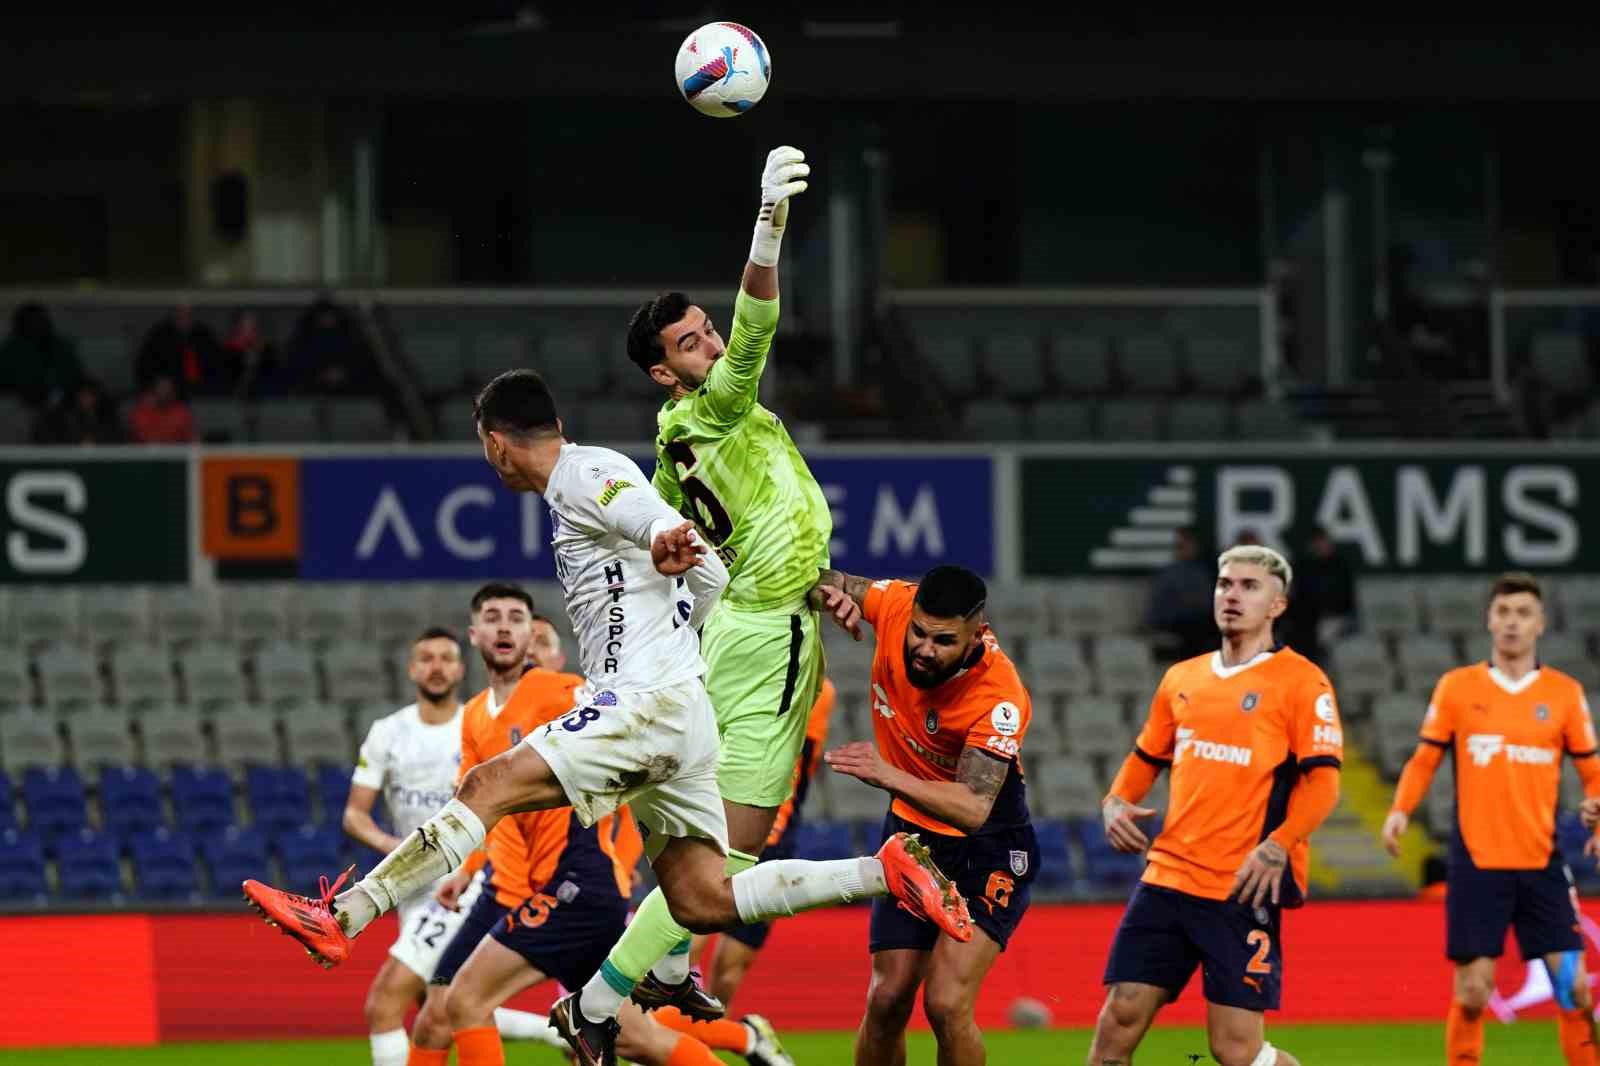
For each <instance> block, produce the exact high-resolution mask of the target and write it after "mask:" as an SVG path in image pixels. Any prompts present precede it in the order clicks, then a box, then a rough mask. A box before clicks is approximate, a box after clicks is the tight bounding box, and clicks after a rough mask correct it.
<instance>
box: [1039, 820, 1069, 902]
mask: <svg viewBox="0 0 1600 1066" xmlns="http://www.w3.org/2000/svg"><path fill="white" fill-rule="evenodd" d="M1033 831H1034V834H1035V835H1036V836H1037V837H1038V838H1039V871H1038V873H1037V874H1036V875H1035V876H1034V880H1033V884H1034V887H1035V888H1037V889H1039V890H1040V891H1044V892H1062V891H1065V890H1067V889H1069V888H1071V887H1072V859H1071V857H1070V856H1068V854H1067V823H1065V822H1061V821H1056V820H1053V819H1046V820H1044V821H1039V822H1034V823H1033Z"/></svg>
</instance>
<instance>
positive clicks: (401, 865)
mask: <svg viewBox="0 0 1600 1066" xmlns="http://www.w3.org/2000/svg"><path fill="white" fill-rule="evenodd" d="M483 837H484V829H483V822H481V821H479V820H478V816H477V815H476V814H473V813H472V809H471V808H470V807H468V806H467V805H466V804H465V803H462V802H461V801H460V800H458V799H453V800H451V801H450V802H449V803H446V804H445V805H444V806H443V807H442V808H440V809H439V813H438V814H436V815H434V816H433V817H432V818H429V819H428V820H427V821H426V822H423V823H422V826H421V828H419V829H418V830H417V831H416V832H415V833H412V834H411V835H410V836H408V837H406V838H405V840H403V841H401V842H400V846H399V847H397V848H395V849H394V850H393V851H391V852H390V853H389V854H388V855H386V856H385V857H384V860H383V861H382V862H380V863H378V865H377V866H375V867H373V868H372V872H371V873H369V874H367V876H365V877H363V878H362V879H361V880H360V881H359V882H357V883H356V885H355V886H354V887H353V888H350V889H349V890H347V891H345V892H341V893H339V895H338V896H337V897H335V899H334V915H335V916H336V917H337V918H338V919H339V925H340V926H341V927H342V928H343V929H344V931H345V935H346V936H355V935H356V934H357V933H359V932H361V930H363V929H365V928H366V927H367V925H368V924H370V923H371V922H372V920H373V919H374V918H376V917H377V916H378V915H380V914H382V913H384V912H385V911H389V910H393V909H394V908H395V907H397V906H399V905H400V903H402V902H403V901H405V900H407V899H410V898H411V897H412V896H414V895H416V894H417V893H419V892H421V891H422V890H423V889H425V888H427V887H428V886H429V885H431V884H433V883H434V882H435V881H437V880H439V878H441V877H443V876H444V875H445V874H447V873H450V872H451V871H452V870H454V869H455V868H456V867H458V866H460V865H461V863H462V862H463V861H465V859H466V857H467V856H468V855H469V854H471V852H472V849H473V848H476V847H477V846H478V845H479V844H482V843H483Z"/></svg>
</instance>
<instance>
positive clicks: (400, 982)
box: [343, 623, 549, 1066]
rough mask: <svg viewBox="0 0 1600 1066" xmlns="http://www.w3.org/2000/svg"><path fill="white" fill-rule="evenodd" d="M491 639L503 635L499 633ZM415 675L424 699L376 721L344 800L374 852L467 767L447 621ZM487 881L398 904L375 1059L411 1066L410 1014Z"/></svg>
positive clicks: (527, 1027)
mask: <svg viewBox="0 0 1600 1066" xmlns="http://www.w3.org/2000/svg"><path fill="white" fill-rule="evenodd" d="M524 628H526V623H524ZM486 639H489V640H493V639H497V638H496V637H495V636H494V635H493V634H490V635H489V636H488V637H487V638H486ZM487 654H488V653H487V652H486V655H487ZM516 658H518V659H520V658H521V655H520V654H518V655H516ZM407 673H408V675H409V676H410V678H411V682H412V683H413V684H414V685H416V687H417V692H416V695H417V699H416V702H415V703H411V704H407V705H406V706H404V707H402V708H400V709H399V710H398V711H396V712H394V713H393V714H390V715H386V716H385V717H383V718H380V719H378V720H377V721H375V722H373V723H372V727H371V728H370V729H369V730H368V732H367V737H366V740H365V741H363V742H362V744H361V752H360V754H359V756H358V757H357V759H356V768H355V772H354V773H353V774H352V775H351V779H350V796H349V799H348V800H346V802H345V809H344V819H343V826H344V831H345V832H346V833H348V834H349V835H350V836H351V837H353V838H355V839H356V840H358V841H360V842H361V843H363V844H365V845H367V847H369V848H372V849H374V850H375V851H382V852H389V851H393V850H394V848H395V847H397V846H398V845H399V844H400V842H401V841H402V840H404V839H405V838H406V837H408V836H410V835H411V834H412V833H414V832H415V831H416V829H417V827H418V826H420V825H422V823H423V822H425V821H427V820H428V817H429V816H430V815H432V814H433V813H434V812H435V811H437V810H438V809H439V808H440V807H441V806H443V805H444V804H445V802H447V801H448V800H449V798H450V794H451V793H452V792H453V791H454V790H455V780H456V774H457V770H458V768H459V767H460V764H461V701H460V699H459V687H460V685H461V680H462V678H463V676H464V675H465V669H464V664H463V663H462V659H461V645H460V644H459V643H457V641H456V637H455V634H453V633H451V632H450V631H449V630H448V629H443V628H432V629H428V630H425V631H424V632H423V633H422V634H421V635H420V636H418V637H417V639H416V640H415V641H414V642H413V643H412V645H411V657H410V661H409V663H408V665H407ZM379 795H382V796H383V802H384V806H385V807H386V808H387V809H388V811H389V818H390V821H391V823H392V824H393V827H394V831H393V833H387V832H385V831H384V830H383V827H382V826H380V825H378V823H377V822H376V821H375V820H374V819H373V817H372V809H373V806H374V804H375V802H376V800H377V798H378V796H379ZM482 888H483V877H482V875H481V874H480V875H479V876H478V877H476V878H474V879H473V880H472V882H471V884H470V886H469V887H468V888H467V889H466V891H465V892H463V893H461V895H460V902H459V905H458V906H459V909H456V910H452V909H450V908H448V907H445V906H443V905H441V904H440V903H439V902H437V901H435V900H434V899H432V898H430V896H428V895H419V896H415V897H413V898H412V899H409V900H407V901H406V902H405V903H404V904H403V905H402V906H400V907H399V908H397V911H398V916H399V919H400V922H399V926H400V929H399V935H398V936H397V937H396V939H395V942H394V944H393V946H391V947H390V948H389V958H387V959H385V960H384V963H383V966H382V967H380V968H379V970H378V973H377V974H376V976H374V977H373V979H372V984H371V985H370V986H369V987H368V989H367V1002H366V1017H367V1030H368V1033H369V1035H370V1041H371V1045H372V1064H373V1066H405V1061H406V1056H407V1054H408V1052H409V1050H410V1041H409V1040H408V1039H407V1037H406V1031H405V1016H406V1011H408V1010H409V1009H411V1008H412V1007H413V1006H416V1005H417V1004H420V1003H422V1002H423V997H424V993H425V991H426V989H427V986H428V982H429V981H431V980H432V979H433V972H434V967H435V966H436V965H437V963H438V961H439V956H440V955H441V954H443V952H444V949H445V946H446V945H447V944H449V943H450V939H451V937H453V936H454V935H455V932H456V930H457V928H459V927H460V925H461V923H462V922H463V921H464V920H465V918H466V915H467V913H468V911H470V910H471V909H472V904H473V902H474V901H475V900H476V899H477V895H478V893H479V892H480V891H482ZM505 1013H506V1015H507V1017H506V1018H504V1019H502V1018H501V1017H500V1016H499V1015H500V1012H497V1013H496V1019H495V1021H496V1023H497V1024H499V1023H501V1022H502V1021H504V1022H506V1023H507V1024H506V1026H505V1027H506V1028H508V1029H510V1030H512V1032H511V1033H508V1035H516V1036H522V1035H525V1034H534V1035H538V1036H541V1037H542V1035H543V1033H546V1032H549V1023H548V1020H546V1019H545V1018H544V1016H543V1015H531V1014H528V1013H527V1012H523V1011H508V1012H505ZM513 1015H520V1017H513Z"/></svg>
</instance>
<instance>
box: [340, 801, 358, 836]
mask: <svg viewBox="0 0 1600 1066" xmlns="http://www.w3.org/2000/svg"><path fill="white" fill-rule="evenodd" d="M360 827H361V812H360V811H358V810H356V809H355V808H354V807H346V808H345V809H344V817H342V818H340V819H339V828H340V829H343V830H344V832H345V835H346V836H352V837H353V836H355V835H356V833H357V832H358V831H359V830H360Z"/></svg>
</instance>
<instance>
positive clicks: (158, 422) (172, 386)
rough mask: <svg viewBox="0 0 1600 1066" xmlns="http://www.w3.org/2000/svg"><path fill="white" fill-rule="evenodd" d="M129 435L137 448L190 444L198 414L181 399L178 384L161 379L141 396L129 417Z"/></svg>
mask: <svg viewBox="0 0 1600 1066" xmlns="http://www.w3.org/2000/svg"><path fill="white" fill-rule="evenodd" d="M128 434H129V436H131V437H132V438H133V440H134V443H136V444H188V443H190V442H191V441H193V440H194V412H193V411H192V410H190V408H189V401H187V400H185V399H184V398H183V397H182V396H180V395H178V385H177V382H175V381H173V380H172V379H171V378H169V377H159V378H156V379H155V380H154V381H152V382H151V383H150V387H149V388H147V389H145V390H144V391H143V392H141V393H140V394H139V399H138V401H137V402H136V403H135V404H134V405H133V411H132V412H130V413H129V415H128Z"/></svg>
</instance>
